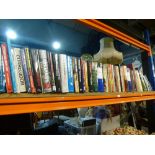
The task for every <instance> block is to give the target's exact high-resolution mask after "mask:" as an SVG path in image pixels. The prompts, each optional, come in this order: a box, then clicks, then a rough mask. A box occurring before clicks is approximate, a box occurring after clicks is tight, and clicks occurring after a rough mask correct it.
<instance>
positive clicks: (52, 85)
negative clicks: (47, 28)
mask: <svg viewBox="0 0 155 155" xmlns="http://www.w3.org/2000/svg"><path fill="white" fill-rule="evenodd" d="M47 61H48V66H49V74H50V77H51V87H52V92H56V85H55V74H54V67H53V60H52V53H51V52H48V53H47Z"/></svg>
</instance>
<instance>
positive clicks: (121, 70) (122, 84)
mask: <svg viewBox="0 0 155 155" xmlns="http://www.w3.org/2000/svg"><path fill="white" fill-rule="evenodd" d="M120 78H121V88H122V92H125V83H124V70H123V66H120Z"/></svg>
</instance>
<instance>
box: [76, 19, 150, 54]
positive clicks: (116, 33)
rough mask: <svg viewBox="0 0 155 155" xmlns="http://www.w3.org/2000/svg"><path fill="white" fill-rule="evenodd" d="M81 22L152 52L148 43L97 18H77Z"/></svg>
mask: <svg viewBox="0 0 155 155" xmlns="http://www.w3.org/2000/svg"><path fill="white" fill-rule="evenodd" d="M77 20H78V21H79V22H81V23H82V24H84V25H86V26H89V27H91V28H93V29H95V30H97V31H100V32H103V33H105V34H107V35H110V36H112V37H114V38H117V39H119V40H121V41H124V42H126V43H129V44H131V45H134V46H136V47H138V48H141V49H143V50H145V51H146V52H148V53H150V47H149V45H147V44H144V43H142V42H140V41H138V40H136V39H134V38H132V37H130V36H128V35H126V34H124V33H122V32H120V31H118V30H116V29H114V28H112V27H110V26H108V25H106V24H104V23H102V22H100V21H98V20H95V19H77Z"/></svg>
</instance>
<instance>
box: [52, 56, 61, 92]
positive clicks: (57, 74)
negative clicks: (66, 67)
mask: <svg viewBox="0 0 155 155" xmlns="http://www.w3.org/2000/svg"><path fill="white" fill-rule="evenodd" d="M52 58H53V68H54V75H55V85H56V92H57V93H60V92H61V77H60V66H59V59H58V54H53V55H52Z"/></svg>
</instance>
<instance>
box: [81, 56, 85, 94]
mask: <svg viewBox="0 0 155 155" xmlns="http://www.w3.org/2000/svg"><path fill="white" fill-rule="evenodd" d="M80 61H81V83H82V92H86V84H85V69H84V60H83V59H82V58H80Z"/></svg>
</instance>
